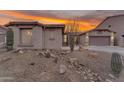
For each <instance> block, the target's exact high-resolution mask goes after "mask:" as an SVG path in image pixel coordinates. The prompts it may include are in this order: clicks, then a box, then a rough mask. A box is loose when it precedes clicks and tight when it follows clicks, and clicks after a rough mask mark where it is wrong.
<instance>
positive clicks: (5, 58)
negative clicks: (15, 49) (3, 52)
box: [0, 57, 12, 62]
mask: <svg viewBox="0 0 124 93" xmlns="http://www.w3.org/2000/svg"><path fill="white" fill-rule="evenodd" d="M11 59H12V58H10V57H4V58H2V59H0V61H1V62H5V61H8V60H11Z"/></svg>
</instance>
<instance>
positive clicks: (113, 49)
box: [85, 46, 124, 56]
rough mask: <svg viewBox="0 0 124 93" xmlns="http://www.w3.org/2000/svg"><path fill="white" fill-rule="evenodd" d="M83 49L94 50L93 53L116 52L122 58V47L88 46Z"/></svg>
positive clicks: (123, 49)
mask: <svg viewBox="0 0 124 93" xmlns="http://www.w3.org/2000/svg"><path fill="white" fill-rule="evenodd" d="M85 49H88V50H94V51H103V52H109V53H113V52H117V53H120V54H121V55H123V56H124V48H123V47H117V46H88V47H85Z"/></svg>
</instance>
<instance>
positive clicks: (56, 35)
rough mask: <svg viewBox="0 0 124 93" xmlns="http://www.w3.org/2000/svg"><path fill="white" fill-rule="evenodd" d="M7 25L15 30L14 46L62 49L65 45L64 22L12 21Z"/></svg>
mask: <svg viewBox="0 0 124 93" xmlns="http://www.w3.org/2000/svg"><path fill="white" fill-rule="evenodd" d="M5 26H7V27H9V28H11V29H12V30H13V32H14V46H13V47H14V48H28V49H46V48H47V49H61V47H62V46H63V42H64V40H63V39H64V38H63V33H64V25H63V24H49V25H44V24H40V23H38V22H10V23H9V24H6V25H5Z"/></svg>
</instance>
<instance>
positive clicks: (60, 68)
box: [59, 64, 67, 74]
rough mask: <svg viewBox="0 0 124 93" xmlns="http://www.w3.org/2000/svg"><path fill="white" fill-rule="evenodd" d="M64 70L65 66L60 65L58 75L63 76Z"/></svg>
mask: <svg viewBox="0 0 124 93" xmlns="http://www.w3.org/2000/svg"><path fill="white" fill-rule="evenodd" d="M66 70H67V67H66V66H65V65H62V64H61V65H60V66H59V73H60V74H64V73H65V72H66Z"/></svg>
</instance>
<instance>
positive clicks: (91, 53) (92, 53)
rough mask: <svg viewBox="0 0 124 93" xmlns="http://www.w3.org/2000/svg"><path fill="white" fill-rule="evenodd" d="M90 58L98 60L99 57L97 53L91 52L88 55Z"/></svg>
mask: <svg viewBox="0 0 124 93" xmlns="http://www.w3.org/2000/svg"><path fill="white" fill-rule="evenodd" d="M88 57H92V58H97V57H98V53H96V52H90V53H89V54H88Z"/></svg>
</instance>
